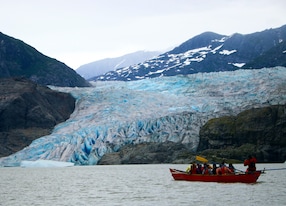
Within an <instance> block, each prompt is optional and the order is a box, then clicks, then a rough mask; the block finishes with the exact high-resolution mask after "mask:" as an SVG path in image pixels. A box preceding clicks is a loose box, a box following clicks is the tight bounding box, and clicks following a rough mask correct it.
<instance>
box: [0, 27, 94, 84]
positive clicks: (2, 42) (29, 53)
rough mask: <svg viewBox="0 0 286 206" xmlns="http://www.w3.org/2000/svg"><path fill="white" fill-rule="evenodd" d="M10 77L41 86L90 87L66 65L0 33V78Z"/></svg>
mask: <svg viewBox="0 0 286 206" xmlns="http://www.w3.org/2000/svg"><path fill="white" fill-rule="evenodd" d="M8 77H26V78H28V79H30V80H32V81H34V82H36V83H38V84H41V85H54V86H63V87H87V86H90V84H89V83H88V82H87V81H86V80H85V79H84V78H82V77H81V76H80V75H79V74H77V73H76V72H75V71H74V70H73V69H71V68H69V67H68V66H67V65H65V64H64V63H62V62H60V61H57V60H56V59H52V58H50V57H48V56H45V55H43V54H41V53H40V52H38V51H37V50H36V49H35V48H33V47H31V46H29V45H28V44H25V43H24V42H22V41H20V40H18V39H14V38H12V37H9V36H7V35H5V34H3V33H1V32H0V78H8Z"/></svg>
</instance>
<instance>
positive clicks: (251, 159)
mask: <svg viewBox="0 0 286 206" xmlns="http://www.w3.org/2000/svg"><path fill="white" fill-rule="evenodd" d="M256 162H257V160H256V158H255V157H253V156H251V155H249V156H248V159H246V160H244V163H243V164H244V166H248V168H247V169H246V172H255V171H256V166H255V164H256Z"/></svg>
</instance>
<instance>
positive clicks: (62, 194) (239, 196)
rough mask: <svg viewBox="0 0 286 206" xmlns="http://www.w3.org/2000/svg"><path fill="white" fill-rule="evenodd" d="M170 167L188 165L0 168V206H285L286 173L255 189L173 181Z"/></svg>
mask: <svg viewBox="0 0 286 206" xmlns="http://www.w3.org/2000/svg"><path fill="white" fill-rule="evenodd" d="M170 167H171V168H177V169H180V170H185V169H186V167H187V165H169V164H160V165H112V166H107V165H106V166H105V165H104V166H99V165H98V166H86V167H83V166H81V167H66V168H20V167H18V168H16V167H15V168H0V205H3V206H9V205H17V206H18V205H50V206H52V205H104V206H105V205H114V206H115V205H164V206H165V205H172V206H174V205H176V206H177V205H227V206H229V205H259V206H263V205H271V206H274V205H286V197H285V194H286V170H270V171H267V172H266V173H265V174H262V175H261V176H260V178H259V179H258V182H257V183H255V184H243V183H204V182H186V181H175V180H173V178H172V176H171V174H170V172H169V168H170ZM235 167H236V168H237V169H241V170H245V167H243V166H242V165H235ZM285 167H286V164H258V165H257V169H263V168H266V169H274V168H285Z"/></svg>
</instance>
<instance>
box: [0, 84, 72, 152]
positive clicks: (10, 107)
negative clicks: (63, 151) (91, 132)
mask: <svg viewBox="0 0 286 206" xmlns="http://www.w3.org/2000/svg"><path fill="white" fill-rule="evenodd" d="M74 108H75V99H74V98H73V97H72V96H71V95H70V94H67V93H63V92H57V91H53V90H51V89H50V88H48V87H46V86H41V85H38V84H36V83H34V82H32V81H30V80H27V79H26V78H2V79H1V81H0V119H1V121H0V157H1V156H7V155H10V154H12V153H15V152H17V151H19V150H21V149H23V148H24V147H26V146H28V145H29V144H30V143H31V142H32V141H33V140H35V139H37V138H39V137H41V136H44V135H48V134H50V133H51V131H52V129H53V127H54V126H55V125H56V124H59V123H61V122H63V121H65V120H66V119H68V118H69V116H70V114H71V113H72V112H73V111H74Z"/></svg>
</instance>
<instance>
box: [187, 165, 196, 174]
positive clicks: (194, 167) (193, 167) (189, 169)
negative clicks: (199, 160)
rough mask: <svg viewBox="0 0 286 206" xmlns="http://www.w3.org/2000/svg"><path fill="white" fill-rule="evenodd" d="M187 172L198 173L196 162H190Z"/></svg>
mask: <svg viewBox="0 0 286 206" xmlns="http://www.w3.org/2000/svg"><path fill="white" fill-rule="evenodd" d="M186 172H187V173H189V174H196V173H197V165H196V164H195V163H192V164H190V165H189V166H188V168H187V170H186Z"/></svg>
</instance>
